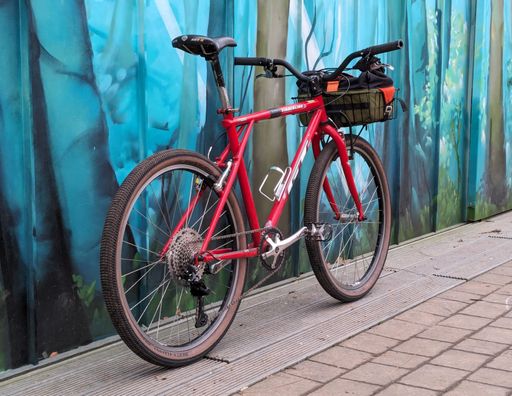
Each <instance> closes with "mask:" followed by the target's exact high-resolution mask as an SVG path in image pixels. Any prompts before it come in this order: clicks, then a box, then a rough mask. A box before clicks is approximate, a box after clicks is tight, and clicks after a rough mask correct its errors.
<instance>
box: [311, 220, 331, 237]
mask: <svg viewBox="0 0 512 396" xmlns="http://www.w3.org/2000/svg"><path fill="white" fill-rule="evenodd" d="M306 238H307V239H309V240H313V241H330V240H331V238H332V227H331V225H330V224H327V223H312V224H310V225H309V226H308V233H307V235H306Z"/></svg>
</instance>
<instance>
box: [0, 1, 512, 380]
mask: <svg viewBox="0 0 512 396" xmlns="http://www.w3.org/2000/svg"><path fill="white" fill-rule="evenodd" d="M50 5H51V6H50ZM56 18H58V20H57V21H56ZM511 23H512V6H511V5H510V2H508V1H506V0H489V1H487V0H477V1H474V2H468V1H465V0H407V1H403V0H388V1H386V2H383V1H380V0H344V1H337V2H334V1H331V0H280V1H272V2H271V1H258V2H256V1H251V0H237V1H234V0H197V1H186V0H176V1H175V0H173V1H170V0H127V1H125V0H69V1H60V2H49V1H45V0H26V1H23V0H19V1H18V2H16V1H3V2H1V1H0V26H2V35H0V44H1V45H0V48H1V50H0V65H2V75H1V77H0V87H1V89H0V142H1V144H0V268H1V271H0V371H1V370H5V369H9V368H14V367H18V366H21V365H24V364H27V363H37V362H38V361H39V360H41V359H45V358H47V357H48V356H49V355H50V354H51V353H52V352H62V351H65V350H69V349H72V348H74V347H76V346H79V345H84V344H87V343H89V342H91V341H93V340H97V339H100V338H103V337H105V336H107V335H111V334H113V332H114V330H113V328H112V326H111V324H110V321H109V318H108V315H107V314H106V311H105V308H104V305H103V301H102V297H101V290H100V285H99V268H98V261H99V258H98V255H99V239H100V234H101V229H102V225H103V219H104V216H105V213H106V211H107V208H108V206H109V204H110V200H111V198H112V196H113V194H114V192H115V191H116V189H117V187H118V185H119V184H120V183H121V182H122V181H123V180H124V178H125V177H126V175H127V174H128V173H129V172H130V170H131V169H133V167H134V166H135V165H136V164H137V163H138V162H139V161H140V160H141V159H142V158H144V157H146V156H148V155H150V154H152V153H154V152H156V151H159V150H163V149H167V148H177V147H179V148H188V149H192V150H197V151H200V152H202V153H206V152H207V151H208V149H209V147H210V146H212V145H213V149H212V152H213V153H214V154H215V153H216V152H219V151H220V150H221V149H222V144H223V143H225V137H224V136H223V135H222V129H221V127H220V124H219V122H218V116H217V114H216V109H217V108H218V107H219V100H218V98H217V91H216V87H215V85H214V81H213V75H212V74H211V72H210V70H209V69H208V67H207V64H206V63H205V61H204V60H203V59H202V58H199V57H194V56H191V55H188V54H185V53H183V52H179V51H176V50H175V49H173V48H172V46H171V39H170V38H172V37H175V36H178V35H181V34H186V33H195V34H203V35H210V36H221V35H227V36H232V37H234V38H235V40H236V41H237V43H238V46H237V47H236V48H235V49H234V50H232V49H228V50H224V51H223V55H222V66H223V68H224V73H225V76H226V79H227V86H228V90H229V92H230V93H231V95H232V98H233V102H234V105H235V107H240V108H241V110H242V111H243V112H249V111H253V110H259V109H262V108H267V107H272V106H275V105H280V104H283V103H290V102H292V98H293V97H294V96H296V94H297V88H296V84H295V81H294V79H293V78H285V79H280V80H268V79H265V78H261V77H260V76H259V75H258V73H260V71H258V70H251V69H250V68H247V67H246V68H244V67H237V68H233V67H232V63H233V62H232V60H233V56H268V57H276V58H286V59H287V60H288V61H290V62H291V63H292V64H294V65H295V66H296V67H297V68H299V69H302V70H311V69H322V68H328V67H335V66H337V65H338V64H339V63H340V61H341V60H342V59H343V58H344V56H345V55H346V54H348V53H350V52H352V51H355V50H357V49H360V48H363V47H367V46H370V45H373V44H378V43H383V42H386V41H391V40H395V39H398V38H403V39H404V40H405V43H406V46H405V48H404V50H402V51H400V52H394V53H391V54H388V55H384V56H383V57H382V59H383V61H384V62H386V63H390V64H392V65H394V67H395V70H394V71H392V72H390V75H391V77H392V78H393V79H394V80H395V82H396V86H397V87H398V88H400V93H399V96H400V97H401V98H402V99H403V100H404V102H405V104H406V105H407V107H408V111H407V112H402V111H399V112H398V116H397V118H396V119H395V120H393V121H390V122H388V123H386V124H383V125H380V124H379V125H375V126H371V127H369V128H368V129H367V130H363V131H362V134H363V136H365V137H366V138H367V139H368V140H369V141H370V142H371V143H372V144H373V145H374V146H375V147H376V148H377V150H378V152H379V154H380V155H381V158H382V159H383V161H384V164H385V167H386V171H387V174H388V178H389V183H390V187H391V191H392V201H393V203H392V206H393V215H394V218H393V220H394V222H393V238H394V241H395V242H401V241H404V240H407V239H409V238H412V237H415V236H419V235H422V234H425V233H428V232H432V231H436V230H439V229H442V228H445V227H448V226H450V225H453V224H457V223H460V222H463V221H466V220H468V219H469V220H475V219H480V218H484V217H487V216H490V215H492V214H494V213H498V212H501V211H504V210H507V209H511V208H512V152H511V144H512V109H511V108H510V106H509V105H508V104H509V103H510V102H511V99H512V90H511V81H512V53H511V52H512V25H511ZM302 132H303V128H302V127H301V126H300V125H299V123H298V120H297V119H295V118H289V119H287V120H284V119H278V120H273V121H271V122H270V121H269V122H265V123H261V125H258V127H257V129H256V131H255V133H254V137H253V140H252V141H251V142H250V144H249V149H248V154H247V159H246V162H247V164H248V165H249V168H250V176H251V179H252V181H253V184H254V185H255V186H259V184H260V183H261V180H262V179H263V177H264V175H265V174H266V172H267V170H268V168H269V167H270V166H272V165H278V166H280V167H281V168H283V167H285V166H286V165H285V164H287V162H288V161H289V160H290V159H291V156H292V155H293V153H294V152H295V150H296V148H297V146H298V143H299V142H300V138H301V134H302ZM268 142H272V144H271V145H269V144H268ZM312 163H313V158H312V157H307V159H306V161H305V165H304V167H303V172H302V175H301V177H300V178H299V179H298V181H297V182H296V183H295V188H294V191H293V193H292V199H291V202H290V205H289V207H288V208H287V210H286V211H285V213H284V220H283V222H282V224H280V226H281V228H282V229H283V230H284V231H285V233H288V232H290V231H293V230H296V229H297V228H298V227H299V225H300V224H301V223H302V215H301V211H302V205H303V197H304V192H305V189H306V185H307V180H308V171H309V169H310V168H311V166H312ZM256 201H257V202H256V203H257V206H258V208H259V209H260V210H261V211H262V213H266V211H267V210H268V208H269V205H268V203H267V201H266V200H265V199H264V198H263V197H261V196H258V197H257V198H256ZM251 268H252V269H251V272H250V279H249V280H248V285H251V284H254V283H255V282H256V281H257V280H258V279H261V277H262V276H263V275H264V270H262V269H260V268H259V267H257V266H256V265H253V266H251ZM305 271H309V264H308V261H307V258H306V257H305V256H304V249H299V248H298V247H295V249H292V252H291V255H290V257H289V259H288V261H287V264H286V265H285V266H284V268H283V270H282V271H281V273H279V274H278V276H275V277H274V278H273V281H275V280H279V279H283V278H287V277H290V276H293V275H297V274H299V273H300V272H305Z"/></svg>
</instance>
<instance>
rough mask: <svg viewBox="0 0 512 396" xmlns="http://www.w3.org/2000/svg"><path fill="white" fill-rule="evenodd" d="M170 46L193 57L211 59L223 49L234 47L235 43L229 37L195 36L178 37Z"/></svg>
mask: <svg viewBox="0 0 512 396" xmlns="http://www.w3.org/2000/svg"><path fill="white" fill-rule="evenodd" d="M172 46H173V47H174V48H178V49H180V50H182V51H185V52H188V53H189V54H193V55H201V56H202V57H204V58H207V59H208V58H211V57H212V56H215V55H217V54H218V53H219V52H220V51H221V50H222V49H223V48H224V47H236V41H235V40H233V39H232V38H231V37H215V38H214V37H206V36H198V35H196V34H192V35H190V34H189V35H184V36H178V37H176V38H174V39H173V40H172Z"/></svg>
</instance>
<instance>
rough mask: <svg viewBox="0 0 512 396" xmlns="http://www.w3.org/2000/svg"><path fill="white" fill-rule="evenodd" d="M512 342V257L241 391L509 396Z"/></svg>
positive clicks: (511, 377)
mask: <svg viewBox="0 0 512 396" xmlns="http://www.w3.org/2000/svg"><path fill="white" fill-rule="evenodd" d="M511 253H512V252H511ZM511 345H512V261H511V262H509V263H507V264H504V265H501V266H500V267H498V268H496V269H493V270H491V271H489V272H487V273H485V274H484V275H481V276H479V277H477V278H476V279H474V280H471V281H469V282H467V283H464V284H462V285H460V286H457V287H455V288H454V289H451V290H449V291H447V292H444V293H442V294H440V295H439V296H437V297H436V298H433V299H431V300H428V301H427V302H424V303H422V304H421V305H419V306H417V307H415V308H413V309H410V310H408V311H406V312H405V313H403V314H401V315H399V316H397V317H395V318H393V319H390V320H387V321H385V322H383V323H382V324H379V325H377V326H375V327H372V328H371V329H369V330H367V331H365V332H363V333H360V334H358V335H356V336H355V337H352V338H350V339H348V340H346V341H343V342H341V343H339V344H338V345H336V346H334V347H332V348H329V349H327V350H326V351H324V352H321V353H319V354H316V355H314V356H312V357H310V358H309V359H307V360H305V361H303V362H301V363H299V364H296V365H294V366H291V367H290V368H288V369H286V370H284V371H281V372H280V373H277V374H274V375H272V376H270V377H268V378H267V379H265V380H263V381H261V382H259V383H257V384H255V385H253V386H251V387H249V388H248V389H246V390H243V391H242V392H241V393H240V394H242V395H247V396H248V395H268V394H279V395H282V396H283V395H300V394H311V395H318V396H320V395H373V394H377V395H425V396H426V395H436V394H440V393H443V394H448V395H461V396H463V395H464V396H469V395H510V394H512V346H511Z"/></svg>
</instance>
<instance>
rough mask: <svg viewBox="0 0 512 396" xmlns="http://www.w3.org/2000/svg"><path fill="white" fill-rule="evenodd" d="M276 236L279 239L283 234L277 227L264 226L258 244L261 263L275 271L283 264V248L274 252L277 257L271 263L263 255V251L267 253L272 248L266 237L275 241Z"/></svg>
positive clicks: (284, 255)
mask: <svg viewBox="0 0 512 396" xmlns="http://www.w3.org/2000/svg"><path fill="white" fill-rule="evenodd" d="M276 237H279V240H282V239H283V234H282V232H281V231H280V230H279V229H278V228H265V230H263V232H262V233H261V242H260V246H259V251H260V261H261V264H262V265H263V266H264V267H265V268H266V269H267V270H269V271H276V270H277V269H278V268H279V267H280V266H281V265H282V264H283V262H284V259H285V257H286V254H285V253H286V250H285V249H282V250H281V251H279V252H277V253H276V254H277V257H276V258H275V260H274V262H273V263H272V262H271V261H270V260H268V259H267V258H265V257H263V254H264V253H267V252H269V251H270V250H271V249H272V246H271V245H270V244H269V243H268V242H267V238H270V239H271V240H272V241H273V242H276V240H277V238H276Z"/></svg>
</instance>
